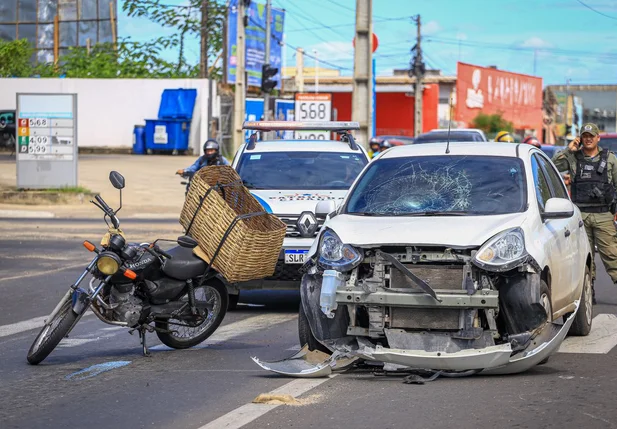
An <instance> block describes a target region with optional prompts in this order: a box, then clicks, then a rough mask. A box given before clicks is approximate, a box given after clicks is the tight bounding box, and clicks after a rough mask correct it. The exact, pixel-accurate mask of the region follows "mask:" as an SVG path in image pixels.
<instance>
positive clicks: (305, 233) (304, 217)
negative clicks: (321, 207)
mask: <svg viewBox="0 0 617 429" xmlns="http://www.w3.org/2000/svg"><path fill="white" fill-rule="evenodd" d="M318 226H319V225H318V224H317V219H315V215H314V214H313V213H312V212H302V213H301V214H300V217H299V218H298V221H297V222H296V227H297V228H298V231H299V232H300V235H301V236H302V237H313V236H314V235H315V233H316V232H317V227H318Z"/></svg>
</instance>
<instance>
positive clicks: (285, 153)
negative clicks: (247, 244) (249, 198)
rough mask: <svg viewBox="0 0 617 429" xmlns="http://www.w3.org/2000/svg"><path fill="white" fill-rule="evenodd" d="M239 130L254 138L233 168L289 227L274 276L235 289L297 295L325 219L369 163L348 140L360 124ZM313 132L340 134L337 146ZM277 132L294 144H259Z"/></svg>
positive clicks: (255, 124) (260, 124) (276, 124)
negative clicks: (262, 136) (301, 270)
mask: <svg viewBox="0 0 617 429" xmlns="http://www.w3.org/2000/svg"><path fill="white" fill-rule="evenodd" d="M243 128H244V129H246V130H251V132H252V135H251V137H250V138H249V139H248V141H247V142H246V143H245V144H243V145H242V146H241V147H240V148H239V149H238V151H237V152H236V154H235V157H234V160H233V162H232V166H233V168H234V169H235V170H236V171H237V172H238V174H239V175H240V177H241V178H242V181H243V183H244V186H246V187H247V188H248V189H249V190H250V192H251V194H252V195H253V196H254V197H255V198H256V199H257V200H258V201H259V202H260V203H261V205H262V206H263V207H264V209H265V210H266V211H267V212H268V213H272V214H274V215H276V216H277V217H279V218H280V219H281V220H282V221H283V222H284V223H285V224H286V225H287V232H286V235H285V240H284V242H283V249H282V251H281V255H280V257H279V261H278V264H277V266H276V272H275V274H274V275H273V276H272V277H270V278H266V279H263V280H257V281H252V282H247V283H242V284H239V285H234V286H236V287H237V288H238V289H239V290H241V289H297V288H299V286H300V279H301V278H302V275H301V274H300V273H299V271H298V270H299V268H300V267H301V266H302V264H303V263H304V261H305V258H306V254H307V252H308V250H309V248H310V247H311V245H312V244H313V240H314V239H315V237H316V236H317V233H318V232H319V230H320V228H321V226H322V225H323V223H324V221H325V218H326V215H327V214H328V213H330V212H331V211H333V208H335V207H336V206H338V205H339V203H340V202H342V201H343V198H344V197H345V194H346V193H347V191H348V189H349V188H350V187H351V185H352V184H353V182H354V181H355V179H356V177H357V176H358V175H359V173H360V172H361V171H362V170H363V168H364V167H365V166H366V165H367V164H368V163H369V161H370V159H369V156H368V154H367V152H366V150H365V149H364V148H363V147H362V146H361V145H359V144H357V143H356V142H355V140H354V137H353V135H352V134H351V131H352V130H358V129H359V124H358V123H357V122H340V121H339V122H310V123H309V122H294V121H248V122H245V123H244V125H243ZM315 130H320V131H327V132H329V133H330V134H331V137H332V134H338V135H339V138H340V140H318V139H316V136H317V135H319V134H321V135H322V136H323V133H315ZM275 132H276V133H279V134H280V133H284V134H292V133H293V134H294V135H295V138H294V139H291V140H276V139H274V140H267V139H264V140H260V139H259V137H260V136H259V134H264V133H268V134H275ZM302 136H307V137H308V138H306V139H303V138H302ZM320 203H321V204H320ZM233 298H234V297H232V300H233ZM236 299H237V297H236Z"/></svg>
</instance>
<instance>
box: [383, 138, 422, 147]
mask: <svg viewBox="0 0 617 429" xmlns="http://www.w3.org/2000/svg"><path fill="white" fill-rule="evenodd" d="M375 138H376V139H377V140H378V141H379V143H381V142H383V141H384V140H387V141H389V142H390V144H391V145H392V146H404V145H408V144H413V141H414V138H413V137H410V136H375Z"/></svg>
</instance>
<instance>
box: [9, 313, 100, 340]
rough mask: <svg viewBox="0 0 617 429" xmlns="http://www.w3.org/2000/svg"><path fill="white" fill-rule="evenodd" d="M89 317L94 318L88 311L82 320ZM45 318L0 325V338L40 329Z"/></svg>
mask: <svg viewBox="0 0 617 429" xmlns="http://www.w3.org/2000/svg"><path fill="white" fill-rule="evenodd" d="M89 316H94V313H92V312H91V311H88V312H87V313H86V314H84V316H83V318H86V317H89ZM47 318H49V315H47V316H41V317H35V318H33V319H29V320H24V321H22V322H17V323H11V324H10V325H2V326H0V338H2V337H8V336H9V335H15V334H19V333H22V332H26V331H30V330H31V329H38V328H42V327H43V325H45V320H47ZM83 318H82V319H83Z"/></svg>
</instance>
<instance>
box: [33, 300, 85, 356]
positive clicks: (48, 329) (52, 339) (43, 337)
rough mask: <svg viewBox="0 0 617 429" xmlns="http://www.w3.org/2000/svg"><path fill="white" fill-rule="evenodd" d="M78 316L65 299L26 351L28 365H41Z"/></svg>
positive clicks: (69, 302)
mask: <svg viewBox="0 0 617 429" xmlns="http://www.w3.org/2000/svg"><path fill="white" fill-rule="evenodd" d="M77 317H78V315H77V314H76V313H75V312H74V311H73V306H72V301H71V299H70V298H69V299H67V300H66V301H65V303H64V304H62V307H60V310H59V311H58V313H57V314H56V315H55V316H54V317H53V319H52V320H50V321H49V322H48V323H47V324H46V325H45V326H44V327H43V329H41V332H39V335H38V336H37V337H36V339H35V340H34V343H32V346H31V347H30V350H29V351H28V357H27V359H28V363H30V364H31V365H37V364H39V363H41V362H42V361H43V360H44V359H45V358H46V357H47V356H49V354H50V353H51V352H52V351H53V350H54V349H55V348H56V346H57V345H58V343H60V341H62V338H64V337H65V336H66V335H67V334H68V333H69V331H70V330H71V328H72V327H73V325H74V324H75V321H76V320H77Z"/></svg>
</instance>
